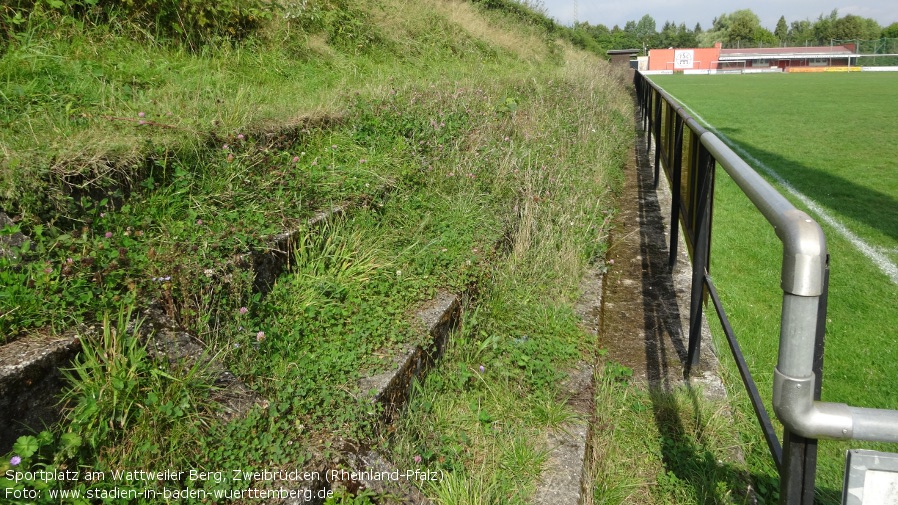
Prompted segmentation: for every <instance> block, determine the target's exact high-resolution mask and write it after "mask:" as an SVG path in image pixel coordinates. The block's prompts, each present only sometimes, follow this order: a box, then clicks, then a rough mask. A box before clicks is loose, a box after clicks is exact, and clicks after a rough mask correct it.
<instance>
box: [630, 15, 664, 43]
mask: <svg viewBox="0 0 898 505" xmlns="http://www.w3.org/2000/svg"><path fill="white" fill-rule="evenodd" d="M634 32H635V35H636V40H638V41H639V42H640V43H641V46H640V47H643V46H650V45H652V43H653V42H654V39H655V37H657V35H658V33H657V32H656V31H655V20H654V18H652V16H649V15H648V14H646V15H645V16H642V18H641V19H640V20H639V22H638V23H636V28H635V31H634Z"/></svg>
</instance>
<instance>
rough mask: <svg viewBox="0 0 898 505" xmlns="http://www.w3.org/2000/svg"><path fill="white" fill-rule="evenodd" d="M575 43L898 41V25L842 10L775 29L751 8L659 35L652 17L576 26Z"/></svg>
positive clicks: (669, 27) (667, 27) (782, 22)
mask: <svg viewBox="0 0 898 505" xmlns="http://www.w3.org/2000/svg"><path fill="white" fill-rule="evenodd" d="M571 31H572V33H571V37H570V38H571V40H572V41H573V42H574V43H575V44H576V45H578V46H580V47H582V48H584V49H588V50H591V51H594V52H597V53H604V52H605V51H607V50H609V49H646V50H648V49H655V48H667V47H711V46H713V45H714V43H715V42H721V43H723V47H725V48H731V47H732V48H735V47H777V46H817V45H830V44H831V43H832V41H835V40H838V41H849V40H876V39H884V38H885V39H889V38H898V22H895V23H892V24H890V25H889V26H887V27H883V26H880V24H879V23H878V22H877V21H876V20H874V19H871V18H863V17H860V16H856V15H853V14H846V15H845V16H841V17H840V16H839V13H838V10H835V9H834V10H833V11H832V12H830V13H829V15H824V14H820V16H819V17H818V18H817V20H816V21H810V20H808V19H804V20H797V21H792V22H791V23H790V22H788V21H787V20H786V18H785V16H780V19H779V21H778V22H777V24H776V27H775V28H774V30H773V31H770V30H769V29H767V28H764V27H763V26H761V20H760V18H759V17H758V15H757V14H755V13H754V12H753V11H752V10H751V9H742V10H738V11H735V12H732V13H724V14H721V15H720V16H718V17H716V18H714V20H713V22H712V23H711V27H710V28H708V29H707V30H704V29H702V26H701V24H699V23H697V24H696V25H695V27H693V28H691V29H690V28H689V27H687V26H686V24H685V23H680V24H676V23H674V22H672V21H667V22H665V23H664V25H663V26H662V27H661V30H660V31H658V29H657V24H656V23H655V20H654V18H652V16H650V15H648V14H646V15H645V16H643V17H642V18H641V19H639V21H627V23H626V24H625V25H624V27H623V28H621V27H620V26H618V25H615V26H614V27H612V28H608V27H607V26H605V25H602V24H597V25H592V24H590V23H588V22H580V23H575V24H574V25H573V27H572V28H571Z"/></svg>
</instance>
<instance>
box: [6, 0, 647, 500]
mask: <svg viewBox="0 0 898 505" xmlns="http://www.w3.org/2000/svg"><path fill="white" fill-rule="evenodd" d="M175 4H177V6H180V10H177V7H176V6H175ZM182 4H183V5H182ZM0 9H2V10H0V16H2V26H0V28H2V31H3V33H0V36H2V37H3V46H2V47H0V50H2V55H0V75H2V79H0V208H2V211H3V212H4V213H6V214H7V215H9V216H10V217H11V218H12V220H13V222H14V224H13V225H12V226H10V227H7V228H6V229H5V230H4V231H3V233H4V234H7V235H9V234H12V233H16V232H21V233H23V234H24V235H25V236H26V237H28V240H27V242H26V245H25V246H24V247H22V248H20V249H18V250H16V251H14V254H8V255H3V256H0V334H2V335H3V336H2V339H3V342H4V343H8V342H13V341H15V340H17V339H28V338H33V337H35V336H36V335H47V334H50V335H56V334H64V333H66V332H69V331H70V330H71V329H72V328H79V327H80V326H81V325H83V324H98V325H99V326H98V327H99V332H98V333H97V334H94V335H93V336H91V335H90V334H87V333H85V334H83V335H82V339H81V344H82V346H83V350H82V353H81V355H80V357H79V358H77V359H76V361H75V362H74V364H73V368H72V369H71V370H69V371H67V372H66V376H67V381H68V382H67V384H68V386H67V388H66V390H65V391H64V392H63V395H62V398H61V400H62V401H63V402H64V405H65V409H64V413H65V416H64V419H63V421H62V422H61V423H60V424H59V425H58V426H53V427H48V428H47V430H46V431H43V432H40V433H33V434H27V435H23V436H21V437H19V439H18V441H17V442H16V444H15V445H14V446H13V447H12V450H11V452H9V453H8V454H7V456H6V457H4V458H3V460H0V471H2V475H7V474H6V473H5V472H6V471H7V470H10V469H15V470H25V471H31V470H35V469H38V468H49V469H76V468H77V469H81V470H92V471H97V472H104V473H105V475H106V478H105V479H100V480H98V481H95V482H88V481H85V480H83V479H82V480H75V481H73V480H64V479H57V478H55V477H51V478H37V477H35V478H34V479H25V480H24V481H19V482H12V481H10V480H7V479H5V478H0V482H2V484H3V485H4V486H6V488H7V489H15V490H18V491H20V492H21V493H20V495H18V496H26V495H27V493H26V491H28V490H37V491H40V492H39V493H37V496H38V498H33V497H32V498H27V497H26V498H23V499H21V500H20V501H22V502H29V503H30V502H38V503H58V502H59V499H56V500H54V499H52V498H51V497H50V494H49V491H50V490H58V489H68V490H75V491H81V492H86V491H88V490H95V491H98V492H99V491H106V492H109V493H112V492H113V491H114V490H115V489H125V488H128V487H129V486H131V488H133V489H138V488H139V489H144V488H147V487H148V488H151V489H157V490H159V489H162V488H165V489H170V490H171V489H181V490H184V489H188V488H189V489H203V490H206V491H209V492H212V491H222V490H234V489H245V488H247V487H251V486H248V484H247V483H245V482H234V481H232V480H231V479H230V478H211V477H209V476H206V477H197V478H190V479H184V478H181V479H162V480H159V481H156V482H150V483H146V482H143V481H141V480H140V479H139V478H137V477H133V476H132V478H131V479H130V480H129V479H128V478H127V477H122V478H120V479H113V478H111V477H110V476H111V475H113V472H114V471H117V470H138V469H150V468H156V469H161V468H169V469H173V470H183V471H187V470H189V469H204V470H206V471H211V472H215V471H224V472H228V473H229V472H231V470H234V469H243V470H247V471H252V470H262V469H296V468H312V467H314V466H310V465H315V464H318V463H320V462H321V461H325V462H327V461H337V460H338V459H339V457H340V456H339V454H340V453H341V451H344V450H345V447H350V446H356V445H363V446H369V447H377V448H378V450H379V451H380V452H381V453H383V454H386V455H387V457H388V458H390V459H391V460H392V461H394V462H395V464H396V465H398V466H399V467H400V468H403V469H405V468H418V469H422V470H427V471H439V472H441V474H440V475H442V476H444V478H442V479H440V480H435V481H425V482H420V483H419V485H420V489H421V491H422V492H423V493H425V495H427V496H428V497H430V498H431V499H433V500H435V501H437V502H439V503H525V502H527V501H528V500H529V499H530V498H531V495H532V493H533V492H534V485H535V481H536V478H537V476H538V475H539V472H540V469H541V468H542V465H543V462H544V460H545V457H546V450H545V447H543V445H542V442H541V440H542V437H541V436H540V433H541V432H542V430H543V429H544V428H546V427H547V426H553V425H557V424H558V423H560V422H562V421H563V420H564V419H566V418H567V417H569V415H570V413H569V412H566V410H565V407H564V406H563V405H561V404H559V403H558V402H557V401H556V400H555V397H556V395H557V393H558V384H559V383H560V382H561V381H562V379H563V378H564V372H563V370H565V369H566V368H567V367H568V366H571V365H572V364H573V363H575V362H576V361H578V360H585V361H588V362H593V361H594V360H595V358H596V355H597V353H598V350H597V349H596V348H595V342H594V337H589V336H587V334H586V333H585V332H584V331H583V330H582V329H580V327H579V325H578V317H577V316H576V315H575V313H574V310H573V305H574V302H575V300H576V299H577V297H578V296H579V292H578V284H579V281H580V279H581V277H582V276H583V274H584V272H585V271H586V269H587V268H588V267H590V265H595V266H601V262H602V258H603V256H604V250H605V248H606V247H607V243H606V240H607V233H608V230H607V227H608V223H609V221H610V219H609V218H610V215H611V214H612V212H613V193H614V191H615V188H616V187H617V185H618V182H617V181H618V180H619V179H620V170H621V167H622V165H623V162H624V157H625V155H626V153H627V150H628V149H629V146H630V145H631V143H632V118H631V102H630V99H629V96H628V93H627V89H626V86H625V79H624V76H623V75H622V74H617V73H615V72H614V71H612V69H610V68H609V67H608V65H607V64H606V62H605V61H604V60H603V59H601V58H598V57H596V56H595V55H590V54H586V53H583V52H580V51H577V50H574V49H572V48H571V47H570V46H569V44H567V43H566V42H564V41H562V40H560V39H559V38H558V36H559V33H561V32H560V31H559V29H558V27H557V26H555V25H554V23H553V22H551V21H550V20H548V19H547V18H545V17H544V16H542V15H541V14H540V13H539V12H537V11H534V10H533V9H532V8H530V7H527V5H524V4H519V3H516V2H511V1H498V0H494V1H478V2H461V1H438V0H414V1H398V0H377V1H375V0H364V1H361V2H354V1H353V2H350V1H346V0H303V1H296V2H290V1H282V2H264V1H259V2H237V1H222V2H213V3H209V2H200V1H188V2H166V1H163V0H143V1H138V0H133V1H132V0H128V1H126V2H111V1H110V2H107V1H104V0H90V1H89V0H82V1H68V2H66V1H62V0H48V1H43V0H37V1H28V0H22V1H17V2H13V3H10V4H6V5H4V6H3V7H2V8H0ZM171 9H175V10H176V13H177V15H174V14H173V12H172V11H171ZM338 205H343V207H341V208H344V209H348V210H345V211H344V212H343V213H342V216H340V217H337V216H332V217H331V218H330V219H329V220H328V222H327V223H326V224H324V225H316V226H313V225H311V224H309V221H308V220H309V218H311V217H313V216H315V215H317V214H319V213H321V212H322V211H327V210H329V209H332V208H334V207H335V206H338ZM285 231H292V232H296V234H297V235H296V236H297V237H299V238H298V239H297V240H296V243H295V255H294V257H295V264H293V265H292V269H291V270H290V271H289V272H287V273H285V274H283V275H282V276H281V277H280V278H278V279H277V280H276V282H274V284H273V285H272V286H270V289H267V290H265V291H264V293H263V292H262V291H260V290H259V289H258V286H256V287H255V288H254V286H253V284H254V282H253V281H254V280H253V278H252V275H251V274H250V273H248V271H247V270H242V269H240V268H237V267H235V265H236V264H239V263H240V258H241V257H243V256H241V255H245V254H246V253H247V252H248V251H253V250H264V249H265V248H266V247H268V240H269V238H270V237H272V236H274V235H276V234H278V233H283V232H285ZM441 291H450V292H454V293H457V294H462V295H464V296H463V298H462V299H463V307H462V323H461V326H460V327H459V328H458V329H457V331H456V332H455V334H453V336H452V337H451V341H450V344H449V345H448V348H447V350H446V351H445V356H444V359H443V360H442V362H441V363H440V364H439V365H438V366H437V367H436V369H435V370H434V371H433V372H432V373H431V374H430V375H429V377H428V379H427V380H426V381H425V382H424V383H423V384H420V385H419V386H417V389H416V393H415V395H414V397H413V399H412V401H413V402H414V404H415V408H414V409H413V410H412V411H410V412H413V413H414V414H409V416H407V417H406V418H405V419H403V420H401V421H399V422H398V423H396V424H395V425H393V426H391V427H390V428H389V429H388V430H382V429H379V428H378V427H377V426H376V425H377V422H376V418H377V413H376V412H373V411H372V407H371V404H370V402H368V401H367V400H366V399H364V393H365V392H363V391H359V387H358V385H357V384H358V381H359V379H360V377H362V376H364V375H371V374H376V373H378V372H380V371H383V369H384V368H385V367H386V365H385V364H384V363H385V362H387V361H389V357H390V356H393V355H394V354H395V353H396V351H397V349H401V348H403V347H405V346H407V345H410V344H414V343H416V342H417V341H418V340H419V339H420V338H421V335H420V331H419V329H418V328H417V327H416V325H415V322H414V320H413V319H414V318H413V316H412V314H413V313H414V311H415V310H416V308H418V307H420V306H422V305H423V304H426V303H427V301H428V300H430V299H432V298H433V297H434V296H435V294H436V293H438V292H441ZM263 294H267V296H263ZM154 301H155V302H156V305H157V306H159V307H161V308H162V310H164V311H165V313H166V314H167V315H168V316H169V317H170V318H171V319H172V320H174V321H176V322H177V324H178V325H179V327H182V328H184V329H186V330H188V331H190V332H191V334H192V335H193V336H194V339H195V340H197V341H200V342H202V344H203V346H204V347H205V348H206V349H208V353H207V354H208V356H211V357H214V358H213V359H212V361H214V362H215V363H219V364H221V365H223V366H225V367H227V368H228V369H230V370H231V371H233V372H234V374H235V375H236V376H237V377H238V378H240V379H241V380H242V381H243V382H245V383H246V384H247V386H248V387H249V388H250V389H252V390H253V391H254V392H256V393H257V394H258V395H260V396H261V397H262V398H264V399H265V403H264V405H266V406H265V407H257V408H255V409H254V410H252V411H251V412H250V413H249V414H248V415H246V416H245V417H242V418H239V419H235V420H231V421H230V422H226V421H223V420H222V418H221V416H220V415H219V414H220V413H219V412H218V408H219V407H217V405H216V403H215V402H214V401H212V399H211V398H212V397H213V396H214V394H215V392H216V386H215V385H214V384H213V383H212V379H211V378H210V376H209V373H207V370H205V368H204V367H205V366H207V365H202V364H200V365H196V366H193V367H186V368H185V367H178V366H173V367H172V366H167V365H168V364H167V363H165V362H164V360H160V359H159V358H157V357H156V356H155V355H154V353H153V352H150V351H149V350H147V349H144V347H143V346H144V345H145V343H144V342H143V340H142V339H138V338H137V336H136V335H137V333H138V331H136V329H135V325H134V324H129V321H131V320H135V319H136V320H137V322H138V325H137V326H139V324H140V318H139V317H137V315H138V314H141V313H142V312H143V310H144V309H146V308H147V306H148V305H149V304H150V303H151V302H154ZM337 441H339V442H337ZM4 449H6V448H4ZM252 485H253V487H262V488H264V487H266V486H275V484H274V483H272V482H270V481H265V480H264V479H261V480H257V481H256V482H253V483H252ZM131 498H132V499H131V500H129V501H133V502H142V501H144V500H145V499H144V498H141V497H140V496H136V497H131ZM338 499H339V500H342V501H340V503H350V502H352V501H353V500H354V501H355V503H368V502H369V501H368V500H369V497H367V496H365V494H364V493H361V494H358V493H357V496H355V497H350V496H348V495H347V496H343V497H341V498H337V497H334V498H332V499H331V501H332V502H334V503H336V502H337V501H335V500H338ZM146 501H148V502H151V501H153V500H146ZM187 501H188V502H190V501H191V500H187ZM195 501H202V500H200V499H197V500H195Z"/></svg>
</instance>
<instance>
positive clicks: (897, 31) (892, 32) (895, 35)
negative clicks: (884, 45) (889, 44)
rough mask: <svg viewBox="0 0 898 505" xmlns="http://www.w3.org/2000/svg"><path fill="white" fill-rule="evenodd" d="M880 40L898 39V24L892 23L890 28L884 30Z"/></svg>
mask: <svg viewBox="0 0 898 505" xmlns="http://www.w3.org/2000/svg"><path fill="white" fill-rule="evenodd" d="M880 38H883V39H898V22H896V23H892V24H890V25H889V26H887V27H885V28H883V29H882V33H881V34H880Z"/></svg>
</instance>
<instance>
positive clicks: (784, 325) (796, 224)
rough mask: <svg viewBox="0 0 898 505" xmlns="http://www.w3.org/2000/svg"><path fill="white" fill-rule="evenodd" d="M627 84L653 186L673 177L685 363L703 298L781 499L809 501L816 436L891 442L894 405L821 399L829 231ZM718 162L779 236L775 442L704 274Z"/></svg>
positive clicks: (897, 436) (705, 135)
mask: <svg viewBox="0 0 898 505" xmlns="http://www.w3.org/2000/svg"><path fill="white" fill-rule="evenodd" d="M634 85H635V88H636V97H637V102H638V105H639V108H640V112H641V114H640V115H641V121H642V129H643V130H644V131H645V134H646V136H647V140H648V141H654V143H655V159H654V183H655V186H656V187H657V185H658V182H659V179H660V169H661V168H662V167H663V168H664V171H665V175H666V176H667V178H668V181H669V182H670V186H671V194H672V205H671V230H670V232H671V233H670V258H669V263H670V265H671V266H673V265H674V263H675V261H676V257H677V244H678V242H679V229H678V228H679V227H678V226H677V224H676V223H677V221H678V220H679V223H680V225H681V226H682V227H683V231H684V234H685V237H684V239H685V242H686V245H687V249H688V250H689V253H690V257H691V259H692V289H691V299H690V311H689V342H688V355H687V361H686V365H685V372H684V373H685V375H686V376H688V375H689V374H690V371H691V368H692V367H693V366H696V365H697V364H698V362H699V350H700V348H701V322H702V314H703V305H704V304H705V303H706V302H707V299H708V298H710V300H711V302H712V304H713V307H714V310H715V312H716V314H717V317H718V319H719V320H720V324H721V327H722V328H723V333H724V335H725V337H726V340H727V343H728V345H729V348H730V351H731V353H732V355H733V358H734V360H735V362H736V366H737V368H738V370H739V374H740V375H741V377H742V381H743V384H744V385H745V388H746V391H747V393H748V395H749V398H750V400H751V404H752V408H753V409H754V412H755V415H756V417H757V420H758V423H759V424H760V426H761V430H762V431H763V433H764V439H765V441H766V443H767V447H768V449H769V451H770V454H771V457H772V458H773V460H774V462H775V464H776V467H777V470H778V471H779V474H780V503H782V504H790V505H792V504H802V505H805V504H806V505H811V504H813V501H814V486H815V478H816V466H817V439H820V438H829V439H840V440H847V439H855V440H868V441H879V442H898V411H894V410H883V409H870V408H858V407H850V406H848V405H845V404H838V403H828V402H821V401H820V386H821V381H820V380H819V378H820V377H822V375H821V373H822V370H823V347H824V335H825V330H826V309H827V296H828V286H829V255H828V253H827V248H826V237H825V236H824V234H823V230H822V229H821V227H820V225H819V224H817V222H816V221H814V220H813V219H812V218H811V217H810V216H808V215H807V214H806V213H804V212H802V211H801V210H798V209H796V208H795V207H794V206H793V205H792V204H791V203H790V202H789V201H788V200H787V199H786V198H785V197H783V196H782V195H781V194H780V193H779V192H777V191H776V189H774V188H773V187H772V186H771V185H770V184H769V183H768V182H767V181H765V180H764V179H763V178H762V177H761V176H759V175H758V174H757V172H755V171H754V169H752V168H751V167H750V166H749V165H748V164H747V163H746V162H745V161H744V160H742V158H740V157H739V156H738V155H736V153H734V152H733V151H732V150H731V149H730V148H729V147H727V146H726V144H724V143H723V142H722V141H721V140H720V139H719V138H717V136H716V135H714V134H713V133H711V132H709V131H707V130H706V129H705V128H703V127H702V126H701V125H700V124H699V123H698V122H697V121H695V119H693V118H692V117H691V116H690V115H689V114H688V113H687V112H686V111H685V110H684V109H683V108H682V107H681V106H680V105H678V104H677V102H676V101H675V100H674V99H673V98H672V97H671V96H670V95H668V94H667V93H665V92H664V90H662V89H661V88H659V87H657V86H656V85H655V84H654V83H652V82H651V81H649V80H648V79H647V78H646V77H645V76H643V75H642V74H641V73H640V72H636V73H635V77H634ZM649 145H650V144H649ZM718 165H720V167H722V168H723V169H724V170H725V171H726V172H727V174H729V176H730V177H731V178H732V179H733V181H734V182H735V183H736V184H737V185H738V186H739V188H740V189H741V190H742V192H743V193H745V195H746V196H748V198H749V200H751V202H752V203H753V204H754V206H755V207H756V208H757V209H758V211H760V212H761V214H762V215H763V216H764V217H765V218H766V219H767V221H768V223H769V224H770V225H771V226H773V227H774V229H775V231H776V234H777V237H779V239H780V241H781V242H782V244H783V260H782V270H781V277H780V287H781V288H782V290H783V302H782V316H781V321H780V337H779V354H778V359H777V364H776V367H775V368H774V374H773V376H774V378H773V410H774V412H775V413H776V415H777V417H778V418H779V420H780V422H781V423H782V425H783V442H782V443H780V441H779V439H778V437H777V434H776V431H775V430H774V427H773V423H772V422H771V419H770V415H769V414H768V413H767V410H766V408H765V407H764V403H763V401H762V399H761V396H760V394H759V392H758V388H757V386H756V385H755V382H754V379H753V378H752V376H751V372H750V370H749V368H748V365H747V364H746V361H745V359H744V357H743V356H742V351H741V350H740V347H739V342H738V341H737V339H736V335H735V333H734V331H733V328H732V326H731V325H730V322H729V319H728V318H727V315H726V311H725V310H724V307H723V305H722V303H721V301H720V297H719V296H718V294H717V289H716V287H715V286H714V282H713V280H712V278H711V276H710V275H709V268H710V254H711V229H712V226H711V224H712V216H713V202H714V178H715V171H716V167H717V166H718ZM677 218H678V219H677ZM703 302H705V303H703Z"/></svg>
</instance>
